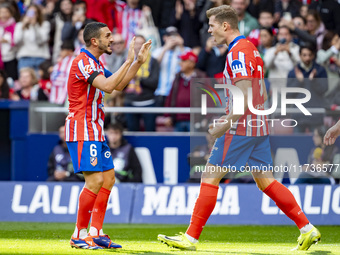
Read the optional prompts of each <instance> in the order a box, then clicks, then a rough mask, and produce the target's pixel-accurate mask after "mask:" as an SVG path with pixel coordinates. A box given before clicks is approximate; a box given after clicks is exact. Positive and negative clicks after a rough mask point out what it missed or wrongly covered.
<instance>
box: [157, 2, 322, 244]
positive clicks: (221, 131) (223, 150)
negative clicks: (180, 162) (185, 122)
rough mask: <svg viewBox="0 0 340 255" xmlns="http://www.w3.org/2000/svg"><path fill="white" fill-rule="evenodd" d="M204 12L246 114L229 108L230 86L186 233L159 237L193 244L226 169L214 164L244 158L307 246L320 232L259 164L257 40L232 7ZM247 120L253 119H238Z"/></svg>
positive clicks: (238, 163)
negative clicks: (247, 35)
mask: <svg viewBox="0 0 340 255" xmlns="http://www.w3.org/2000/svg"><path fill="white" fill-rule="evenodd" d="M207 16H208V18H209V30H208V32H209V33H211V35H212V36H213V37H214V38H215V41H216V43H217V44H218V45H219V44H227V45H228V53H227V62H226V67H225V70H224V83H226V84H227V85H231V86H237V87H238V89H240V90H241V91H242V93H243V96H244V114H243V115H242V114H233V109H232V98H231V97H230V96H231V95H230V91H229V90H226V91H225V93H226V102H227V107H226V115H225V116H222V117H221V118H220V119H219V121H220V124H218V125H212V124H211V125H210V126H209V132H210V134H211V135H212V136H213V137H214V138H216V141H215V144H214V147H213V149H212V152H211V154H210V158H209V159H208V162H207V165H206V170H208V171H204V172H203V173H202V177H201V187H200V193H199V195H198V198H197V200H196V204H195V207H194V210H193V213H192V217H191V221H190V226H189V227H188V229H187V231H186V233H185V234H183V233H181V234H180V235H177V236H170V237H169V236H165V235H158V239H159V240H161V241H162V242H164V243H166V244H168V245H169V246H171V247H175V248H179V249H184V250H196V243H197V241H198V239H199V237H200V234H201V232H202V230H203V227H204V225H205V224H206V222H207V220H208V218H209V217H210V215H211V213H212V212H213V210H214V207H215V204H216V199H217V192H218V185H219V183H220V180H221V179H222V178H223V176H224V175H225V174H226V172H225V171H218V168H217V167H220V168H222V167H225V168H226V167H228V166H232V167H236V169H242V167H244V166H245V165H246V163H248V165H249V166H250V167H251V169H256V170H255V171H252V175H253V178H254V180H255V182H256V184H257V186H258V188H259V189H260V190H261V191H263V192H264V193H265V194H266V195H268V196H269V197H270V198H271V199H272V200H273V201H275V203H276V205H277V206H278V207H279V208H280V209H281V210H282V211H283V212H284V213H285V214H286V215H287V216H288V217H289V218H290V219H292V220H293V221H294V222H295V224H296V225H297V227H298V228H299V229H300V232H301V235H300V237H299V238H298V246H297V249H298V250H307V249H308V248H309V247H310V246H311V245H312V244H313V243H315V242H317V241H319V240H320V237H321V235H320V232H319V231H318V230H317V229H316V228H315V227H314V226H313V225H312V224H310V223H309V221H308V219H307V218H306V216H305V214H304V213H303V212H302V210H301V208H300V206H299V205H298V204H297V202H296V200H295V198H294V196H293V194H292V193H291V192H290V191H289V190H288V189H287V188H286V187H285V186H284V185H282V184H281V183H279V182H278V181H276V180H275V179H274V177H273V174H272V172H270V171H261V170H262V169H261V168H262V166H263V165H267V166H268V165H269V166H271V165H272V159H271V150H270V144H269V135H268V123H267V119H266V116H264V115H256V114H254V113H252V112H251V111H250V110H249V108H248V96H250V95H249V93H248V91H249V89H251V90H252V103H253V105H254V106H256V108H257V109H264V105H263V104H264V102H265V100H266V99H267V92H266V88H265V84H264V82H263V77H264V76H263V61H262V59H261V56H260V54H259V52H258V51H257V49H256V48H255V46H254V45H253V44H252V43H251V42H249V41H248V40H246V38H245V37H244V36H243V35H241V34H240V32H239V30H238V19H237V14H236V12H235V10H234V9H233V8H232V7H230V6H228V5H222V6H219V7H215V8H212V9H209V10H208V11H207ZM249 121H250V122H252V123H254V122H255V123H256V125H255V124H253V125H252V126H249V124H248V125H242V123H249ZM261 123H262V125H260V124H261ZM233 124H234V125H233ZM209 169H210V170H211V171H209Z"/></svg>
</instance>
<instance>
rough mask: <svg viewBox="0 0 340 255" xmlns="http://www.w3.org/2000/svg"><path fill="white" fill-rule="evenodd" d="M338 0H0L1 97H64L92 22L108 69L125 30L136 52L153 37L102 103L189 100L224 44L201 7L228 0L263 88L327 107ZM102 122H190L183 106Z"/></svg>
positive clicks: (136, 126)
mask: <svg viewBox="0 0 340 255" xmlns="http://www.w3.org/2000/svg"><path fill="white" fill-rule="evenodd" d="M339 2H340V1H336V0H324V1H317V0H275V1H274V0H162V1H160V0H126V2H124V1H119V0H96V1H95V0H73V1H71V0H31V1H29V0H25V1H24V0H16V1H15V0H7V1H4V0H0V40H1V44H0V60H1V61H0V98H2V99H9V100H31V101H49V102H51V103H53V104H58V105H65V104H67V80H68V70H69V67H70V65H71V63H72V60H73V59H74V57H75V56H76V55H77V54H79V52H80V49H81V48H82V47H84V40H83V36H82V34H83V30H84V26H85V25H86V24H87V23H89V22H91V21H100V22H104V23H106V24H107V25H108V26H109V28H110V29H111V30H112V32H113V34H114V43H113V45H112V49H113V54H112V55H105V56H104V57H102V58H101V59H100V60H101V61H102V62H103V63H104V65H105V66H106V68H107V69H108V70H110V71H112V72H115V71H116V70H117V69H118V68H119V66H120V65H121V63H123V62H124V61H125V58H126V56H127V49H126V46H127V45H128V43H129V41H130V40H131V39H132V38H133V36H136V35H137V38H136V45H135V51H137V52H138V50H139V49H140V47H141V45H142V44H143V43H144V42H145V40H147V39H150V38H151V39H152V40H153V48H152V54H151V55H150V57H149V59H148V60H147V61H146V63H145V64H144V65H143V66H142V67H141V69H140V70H139V71H138V73H137V75H136V77H135V79H133V81H132V82H131V84H129V85H128V86H127V88H126V89H125V90H124V91H123V92H122V93H116V92H115V93H113V94H112V95H106V104H107V105H108V106H130V107H161V106H171V107H176V106H178V107H190V89H189V88H190V86H189V85H190V80H191V79H193V78H220V77H222V75H223V69H224V65H225V60H226V55H227V50H228V49H227V46H226V45H216V44H215V43H214V41H213V39H212V38H211V37H210V35H209V34H208V32H207V30H208V24H207V18H206V10H207V9H209V8H211V7H214V6H219V5H222V4H230V5H231V6H232V7H234V9H235V10H236V12H237V15H238V17H239V29H240V32H241V34H244V35H245V36H246V37H247V38H248V40H250V41H251V42H253V43H254V45H255V46H256V47H257V48H258V50H259V52H260V54H261V55H262V57H263V60H264V65H265V77H266V78H268V80H267V83H268V84H267V88H268V89H269V95H270V91H271V90H272V89H273V88H274V87H301V88H306V89H308V90H309V91H310V92H311V95H312V98H311V100H310V101H309V104H308V107H317V108H324V109H327V110H328V111H329V110H336V109H337V106H338V105H340V99H339V98H340V88H339V86H340V85H339V81H340V79H339V74H340V38H339V35H340V15H338V13H340V3H339ZM292 80H293V81H294V82H292ZM296 96H298V95H296ZM332 116H333V117H328V118H327V117H325V114H322V113H321V114H318V115H315V118H310V119H309V120H308V121H304V120H303V118H302V119H301V123H302V124H303V125H300V126H299V129H298V130H295V131H296V132H312V131H313V130H314V129H315V128H317V127H318V126H320V125H323V124H324V122H326V121H328V122H329V124H332V122H334V120H333V118H334V117H335V116H338V115H334V114H332ZM156 117H157V118H156ZM300 117H301V116H300ZM141 119H143V122H141V121H140V120H141ZM296 119H299V116H297V117H296ZM110 122H111V123H114V122H120V123H122V124H123V125H124V126H125V127H126V128H127V129H128V130H129V131H138V130H145V131H155V130H156V131H157V130H160V128H159V127H160V126H163V128H165V129H167V128H173V129H174V130H176V131H188V130H189V124H188V117H187V116H186V115H183V114H177V115H173V116H170V115H165V116H164V117H160V116H156V115H154V114H134V113H131V114H125V115H123V114H115V115H113V114H111V115H109V116H108V120H107V121H106V123H110Z"/></svg>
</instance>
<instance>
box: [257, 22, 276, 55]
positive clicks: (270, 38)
mask: <svg viewBox="0 0 340 255" xmlns="http://www.w3.org/2000/svg"><path fill="white" fill-rule="evenodd" d="M259 38H260V40H259V45H258V47H257V49H258V50H259V52H260V54H261V56H262V57H263V56H264V55H265V53H266V51H267V50H268V49H270V48H271V47H273V43H274V34H273V29H272V28H270V27H269V28H268V27H263V28H261V29H260V36H259Z"/></svg>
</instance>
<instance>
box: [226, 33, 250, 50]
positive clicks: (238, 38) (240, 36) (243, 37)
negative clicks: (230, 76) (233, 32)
mask: <svg viewBox="0 0 340 255" xmlns="http://www.w3.org/2000/svg"><path fill="white" fill-rule="evenodd" d="M241 39H246V37H245V36H244V35H239V36H238V37H236V38H235V39H234V40H233V41H232V42H231V43H230V44H229V46H228V51H227V54H228V53H229V51H230V50H231V48H232V47H233V46H234V45H235V43H237V42H238V41H239V40H241Z"/></svg>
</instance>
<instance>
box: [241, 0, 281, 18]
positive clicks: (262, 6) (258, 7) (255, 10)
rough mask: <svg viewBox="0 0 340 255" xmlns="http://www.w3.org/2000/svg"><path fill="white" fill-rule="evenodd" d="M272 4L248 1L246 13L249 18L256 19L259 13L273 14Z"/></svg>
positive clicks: (265, 1) (259, 0) (263, 1)
mask: <svg viewBox="0 0 340 255" xmlns="http://www.w3.org/2000/svg"><path fill="white" fill-rule="evenodd" d="M274 3H275V1H273V0H250V3H249V6H248V9H247V10H248V12H249V14H250V15H251V16H253V17H254V18H256V19H258V18H259V17H260V13H261V11H264V10H266V11H267V12H270V13H271V14H273V13H274Z"/></svg>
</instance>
